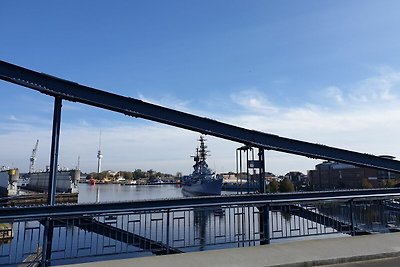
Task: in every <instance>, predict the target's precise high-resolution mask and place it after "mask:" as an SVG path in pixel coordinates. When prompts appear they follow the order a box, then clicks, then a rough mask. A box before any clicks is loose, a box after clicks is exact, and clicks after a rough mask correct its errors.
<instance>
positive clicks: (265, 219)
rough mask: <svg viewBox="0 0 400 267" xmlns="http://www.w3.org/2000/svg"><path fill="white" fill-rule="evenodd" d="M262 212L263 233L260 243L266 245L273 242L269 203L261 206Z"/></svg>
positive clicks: (261, 224) (261, 226)
mask: <svg viewBox="0 0 400 267" xmlns="http://www.w3.org/2000/svg"><path fill="white" fill-rule="evenodd" d="M261 211H262V213H260V215H261V218H260V232H261V234H262V236H261V238H260V239H261V241H260V245H266V244H269V243H270V242H271V236H270V232H269V223H270V222H269V204H268V203H267V204H265V205H263V206H262V207H261Z"/></svg>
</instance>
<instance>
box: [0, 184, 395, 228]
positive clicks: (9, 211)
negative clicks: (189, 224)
mask: <svg viewBox="0 0 400 267" xmlns="http://www.w3.org/2000/svg"><path fill="white" fill-rule="evenodd" d="M395 196H400V188H390V189H360V190H338V191H317V192H295V193H279V194H249V195H222V196H206V197H193V198H177V199H155V200H142V201H125V202H109V203H89V204H67V205H65V204H62V205H53V206H50V205H43V206H29V207H5V208H0V221H5V220H17V219H29V218H40V217H42V218H43V217H66V216H82V215H93V214H103V213H120V212H138V211H150V210H167V209H183V208H193V207H209V206H223V205H260V204H283V203H290V202H308V201H323V200H353V199H364V198H369V199H370V198H380V199H387V198H391V197H395Z"/></svg>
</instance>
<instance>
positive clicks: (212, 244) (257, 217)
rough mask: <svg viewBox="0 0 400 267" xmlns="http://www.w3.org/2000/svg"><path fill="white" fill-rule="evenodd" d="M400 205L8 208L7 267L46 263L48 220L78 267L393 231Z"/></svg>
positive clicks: (358, 198)
mask: <svg viewBox="0 0 400 267" xmlns="http://www.w3.org/2000/svg"><path fill="white" fill-rule="evenodd" d="M398 198H400V192H399V189H383V190H355V191H336V192H310V193H295V194H265V195H241V196H229V197H228V196H221V197H204V198H185V199H171V200H152V201H142V202H121V203H101V204H84V205H83V204H82V205H81V204H80V205H55V206H37V207H34V206H31V207H9V208H2V209H0V223H2V225H6V226H7V227H8V233H10V231H9V230H10V229H12V231H11V232H12V233H11V235H10V234H9V235H8V238H5V237H3V238H2V239H1V241H0V242H1V243H2V244H1V245H0V265H12V264H19V263H22V262H24V261H25V263H26V262H31V263H37V262H40V261H41V255H42V252H43V240H44V239H43V235H44V229H45V228H44V224H45V222H46V221H48V220H50V222H51V225H52V226H53V235H52V239H51V244H50V247H51V251H50V259H51V262H52V263H71V262H82V261H86V260H94V259H93V257H98V259H99V260H102V259H106V258H107V259H108V258H112V257H138V256H143V255H154V254H156V255H159V254H170V253H183V252H190V251H198V250H208V249H214V248H229V247H241V246H254V245H260V244H267V243H270V242H276V241H277V240H284V239H287V238H305V237H307V238H310V237H312V236H318V235H330V234H335V235H339V236H340V235H358V234H371V233H375V232H388V231H393V230H397V229H399V227H400V221H399V218H400V216H398V215H399V212H400V205H399V204H398V203H399V202H397V201H396V200H397V199H398ZM96 207H97V210H96ZM7 227H6V228H7ZM0 236H1V234H0ZM112 255H113V256H112Z"/></svg>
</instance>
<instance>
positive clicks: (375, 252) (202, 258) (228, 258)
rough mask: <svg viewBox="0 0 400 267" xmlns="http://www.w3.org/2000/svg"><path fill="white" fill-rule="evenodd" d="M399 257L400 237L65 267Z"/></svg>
mask: <svg viewBox="0 0 400 267" xmlns="http://www.w3.org/2000/svg"><path fill="white" fill-rule="evenodd" d="M388 257H400V233H390V234H375V235H366V236H357V237H340V238H327V239H316V240H304V241H295V242H287V243H280V244H270V245H265V246H257V247H244V248H233V249H223V250H211V251H202V252H191V253H185V254H175V255H166V256H152V257H142V258H133V259H123V260H112V261H103V262H93V263H82V264H75V265H69V266H76V267H78V266H80V267H103V266H104V267H105V266H122V267H123V266H146V267H153V266H176V267H188V266H227V267H228V266H229V267H233V266H248V267H253V266H254V267H261V266H289V267H294V266H320V265H328V264H339V263H345V262H355V261H366V260H371V259H379V258H388Z"/></svg>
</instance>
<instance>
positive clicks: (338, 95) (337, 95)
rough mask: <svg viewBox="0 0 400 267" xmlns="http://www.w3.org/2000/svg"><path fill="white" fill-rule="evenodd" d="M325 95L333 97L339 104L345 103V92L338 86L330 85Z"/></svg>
mask: <svg viewBox="0 0 400 267" xmlns="http://www.w3.org/2000/svg"><path fill="white" fill-rule="evenodd" d="M325 95H326V97H328V98H331V99H333V100H334V101H335V102H336V103H337V104H342V103H343V92H342V90H340V89H339V88H338V87H336V86H329V87H327V88H326V89H325Z"/></svg>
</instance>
